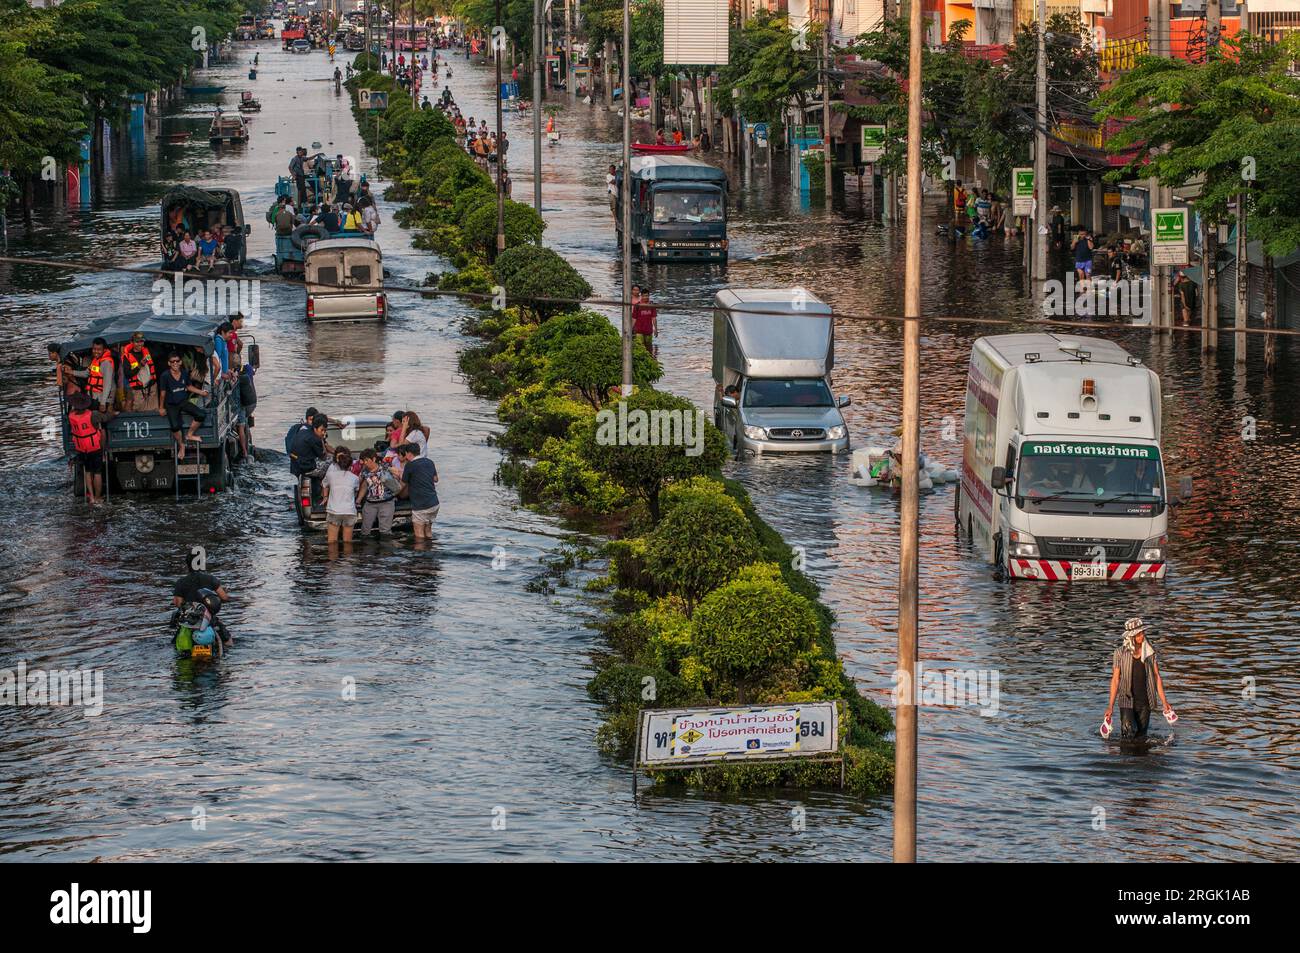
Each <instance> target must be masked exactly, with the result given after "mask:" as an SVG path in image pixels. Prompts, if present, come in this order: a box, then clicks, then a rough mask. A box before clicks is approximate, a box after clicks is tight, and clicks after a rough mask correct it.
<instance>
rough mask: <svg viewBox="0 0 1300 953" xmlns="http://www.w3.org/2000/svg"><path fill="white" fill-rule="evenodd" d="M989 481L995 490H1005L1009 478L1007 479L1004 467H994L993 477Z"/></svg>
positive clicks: (1009, 482)
mask: <svg viewBox="0 0 1300 953" xmlns="http://www.w3.org/2000/svg"><path fill="white" fill-rule="evenodd" d="M990 482H991V483H992V484H993V489H995V490H1005V489H1006V488H1007V487H1008V486H1010V485H1011V480H1010V479H1008V477H1007V471H1006V468H1005V467H994V468H993V477H992V479H991V481H990Z"/></svg>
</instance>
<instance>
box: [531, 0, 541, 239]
mask: <svg viewBox="0 0 1300 953" xmlns="http://www.w3.org/2000/svg"><path fill="white" fill-rule="evenodd" d="M541 90H542V0H533V207H534V208H536V209H537V214H538V215H541V214H542V93H541ZM541 243H542V236H541V235H538V236H537V244H539V245H540V244H541Z"/></svg>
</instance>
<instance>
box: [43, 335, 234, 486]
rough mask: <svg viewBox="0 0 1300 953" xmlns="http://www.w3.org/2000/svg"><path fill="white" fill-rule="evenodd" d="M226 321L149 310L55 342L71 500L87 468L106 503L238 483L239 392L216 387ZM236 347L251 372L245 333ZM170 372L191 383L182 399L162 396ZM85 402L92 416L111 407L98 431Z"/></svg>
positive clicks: (225, 383) (228, 383)
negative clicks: (117, 497) (122, 496)
mask: <svg viewBox="0 0 1300 953" xmlns="http://www.w3.org/2000/svg"><path fill="white" fill-rule="evenodd" d="M229 321H230V318H229V317H227V316H223V315H215V316H214V315H207V314H200V315H186V314H181V315H179V316H176V317H169V316H159V315H156V314H154V313H153V312H152V311H146V312H143V313H138V314H124V315H114V316H111V317H106V318H99V319H98V320H96V321H93V322H91V323H90V324H88V325H87V326H86V327H84V328H83V329H82V330H81V331H79V332H78V333H77V334H76V335H74V336H73V337H72V338H70V339H69V340H67V341H64V342H63V343H61V344H59V345H58V359H59V362H60V367H61V368H64V369H66V370H67V371H68V373H67V375H66V376H64V377H63V379H64V380H65V381H67V384H66V385H65V387H64V389H63V392H62V393H60V395H59V404H60V408H59V409H60V411H61V415H60V416H61V420H62V439H63V449H64V451H65V452H66V453H68V454H69V455H70V456H71V457H72V459H73V490H74V493H75V494H76V495H78V496H80V495H82V492H83V489H82V488H83V486H84V485H85V484H86V482H87V481H86V480H85V477H86V471H87V468H88V466H91V465H93V466H95V467H96V470H94V471H91V473H90V475H91V476H92V477H93V476H96V475H98V476H100V477H101V480H102V486H103V490H104V493H105V496H106V497H109V498H111V496H112V495H113V494H114V493H139V492H144V491H150V490H172V491H173V492H174V493H175V494H176V495H177V496H178V497H179V496H180V494H181V493H182V492H185V493H193V494H195V495H199V494H203V493H216V492H218V491H220V490H225V489H228V488H230V487H231V486H233V485H234V470H233V469H232V468H233V466H234V465H235V463H236V462H237V461H238V460H240V459H241V458H242V456H243V453H244V451H243V449H242V448H241V444H240V439H239V433H240V432H239V428H240V427H241V426H242V423H241V402H240V392H241V388H240V386H239V384H238V383H237V382H236V381H232V380H227V379H220V378H219V379H218V380H217V381H216V382H215V383H214V382H213V373H212V370H213V360H214V358H213V355H214V354H215V353H216V347H217V345H216V340H215V338H216V335H217V333H218V331H219V329H220V328H222V327H223V326H225V325H226V324H227V322H229ZM241 348H242V352H243V354H244V355H246V359H247V361H248V363H249V364H250V365H251V366H252V367H253V368H254V369H256V368H257V366H258V364H259V363H260V354H259V348H258V345H257V343H256V342H255V341H254V340H253V339H252V337H251V335H243V336H242V341H241ZM173 370H174V374H173ZM169 374H171V375H172V376H173V377H176V378H181V376H182V375H184V378H183V379H185V380H186V382H187V384H188V385H191V386H190V387H189V390H188V394H186V395H185V396H186V400H185V401H184V402H179V401H177V402H174V403H168V402H165V401H164V400H163V399H161V398H160V397H159V394H160V392H161V393H164V394H165V393H168V392H169V391H168V388H167V386H166V382H165V381H164V380H163V379H162V378H163V375H169ZM196 391H198V393H196ZM203 391H206V395H205V394H203V393H202V392H203ZM87 401H89V402H91V403H92V405H93V407H94V408H95V409H96V411H95V412H96V413H98V412H99V408H101V407H107V413H106V414H105V415H104V416H105V417H106V418H107V419H103V420H102V423H101V425H100V426H98V427H96V426H95V421H94V419H93V417H92V416H91V410H90V409H89V408H87V407H86V406H85V404H86V402H87ZM160 408H162V411H161V412H160ZM245 419H246V418H245ZM74 428H75V430H74ZM187 430H188V433H187V432H186V431H187ZM91 461H93V464H92V463H91Z"/></svg>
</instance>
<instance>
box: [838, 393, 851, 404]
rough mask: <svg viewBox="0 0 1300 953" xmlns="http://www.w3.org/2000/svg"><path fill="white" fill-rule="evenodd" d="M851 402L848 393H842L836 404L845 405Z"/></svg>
mask: <svg viewBox="0 0 1300 953" xmlns="http://www.w3.org/2000/svg"><path fill="white" fill-rule="evenodd" d="M851 403H853V398H852V397H850V396H849V395H848V394H843V395H841V396H840V399H839V403H838V404H837V406H839V407H847V406H849V404H851Z"/></svg>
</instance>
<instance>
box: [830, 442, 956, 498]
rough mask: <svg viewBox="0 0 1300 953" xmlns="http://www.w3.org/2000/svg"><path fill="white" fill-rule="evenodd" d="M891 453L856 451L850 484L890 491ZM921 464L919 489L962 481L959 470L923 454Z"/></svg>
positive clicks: (872, 449) (871, 449) (869, 449)
mask: <svg viewBox="0 0 1300 953" xmlns="http://www.w3.org/2000/svg"><path fill="white" fill-rule="evenodd" d="M889 452H890V451H889V450H888V449H887V448H885V447H866V448H862V449H858V450H854V451H853V455H852V457H851V458H850V466H852V468H853V472H852V475H851V476H850V477H849V482H850V483H852V484H853V485H854V486H862V487H869V488H879V489H882V490H887V489H890V488H891V481H890V479H889V477H888V475H887V471H888V469H889V464H888V463H887V462H886V461H887V459H888V457H889ZM919 462H920V466H918V468H917V474H916V479H917V486H918V489H921V490H932V489H934V488H935V487H936V486H940V485H942V484H944V483H956V482H958V481H959V480H960V479H961V474H960V473H959V472H957V470H955V469H953V468H952V467H945V466H944V465H943V464H941V463H937V462H935V461H932V460H931V459H930V458H929V457H927V456H926V455H925V454H921V460H920V461H919Z"/></svg>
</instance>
